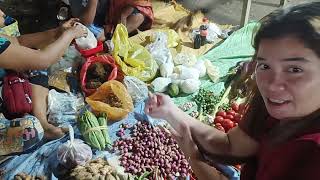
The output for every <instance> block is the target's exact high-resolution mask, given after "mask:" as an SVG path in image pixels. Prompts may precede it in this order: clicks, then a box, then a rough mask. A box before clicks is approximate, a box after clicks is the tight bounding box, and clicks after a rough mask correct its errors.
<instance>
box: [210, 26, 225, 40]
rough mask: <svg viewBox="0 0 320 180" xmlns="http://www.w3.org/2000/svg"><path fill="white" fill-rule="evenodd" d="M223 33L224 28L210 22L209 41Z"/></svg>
mask: <svg viewBox="0 0 320 180" xmlns="http://www.w3.org/2000/svg"><path fill="white" fill-rule="evenodd" d="M221 34H222V30H221V28H220V27H219V26H217V25H216V24H215V23H209V24H208V36H207V41H208V42H214V40H216V39H217V38H218V37H220V36H221Z"/></svg>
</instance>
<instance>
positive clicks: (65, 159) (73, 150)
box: [57, 126, 92, 168]
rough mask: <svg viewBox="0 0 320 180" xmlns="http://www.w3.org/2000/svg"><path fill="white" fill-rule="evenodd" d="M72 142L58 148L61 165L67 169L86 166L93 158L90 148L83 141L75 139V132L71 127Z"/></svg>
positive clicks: (69, 141)
mask: <svg viewBox="0 0 320 180" xmlns="http://www.w3.org/2000/svg"><path fill="white" fill-rule="evenodd" d="M69 135H70V140H68V141H67V142H66V143H64V144H61V145H60V146H59V148H58V152H57V158H58V161H59V163H60V164H62V165H63V166H65V167H67V168H74V167H76V166H77V165H84V164H85V163H86V162H88V161H90V160H91V158H92V150H91V148H90V146H88V145H87V144H85V143H84V142H83V141H82V140H81V139H74V131H73V128H72V126H69Z"/></svg>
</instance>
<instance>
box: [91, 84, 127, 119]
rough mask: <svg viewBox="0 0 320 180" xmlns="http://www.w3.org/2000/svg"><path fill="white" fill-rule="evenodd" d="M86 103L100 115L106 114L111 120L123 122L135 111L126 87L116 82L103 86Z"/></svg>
mask: <svg viewBox="0 0 320 180" xmlns="http://www.w3.org/2000/svg"><path fill="white" fill-rule="evenodd" d="M86 102H87V103H88V104H89V105H90V106H91V108H92V109H93V110H94V111H96V112H98V113H106V114H107V117H108V119H110V120H121V119H123V118H125V117H126V116H127V115H128V113H129V112H131V111H132V110H133V103H132V99H131V97H130V95H129V93H128V91H127V89H126V88H125V87H124V85H123V84H122V83H120V82H118V81H116V80H111V81H108V82H105V83H104V84H102V85H101V86H100V87H99V88H98V89H97V91H96V92H95V93H93V94H92V95H91V96H89V97H87V98H86Z"/></svg>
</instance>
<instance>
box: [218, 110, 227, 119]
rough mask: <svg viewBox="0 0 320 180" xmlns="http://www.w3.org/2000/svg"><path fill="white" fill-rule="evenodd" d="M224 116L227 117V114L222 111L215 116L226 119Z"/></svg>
mask: <svg viewBox="0 0 320 180" xmlns="http://www.w3.org/2000/svg"><path fill="white" fill-rule="evenodd" d="M226 115H227V113H226V112H225V111H222V110H220V111H218V112H217V114H216V116H221V117H223V118H224V117H226Z"/></svg>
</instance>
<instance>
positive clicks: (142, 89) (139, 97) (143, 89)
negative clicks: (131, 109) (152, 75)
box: [123, 76, 148, 103]
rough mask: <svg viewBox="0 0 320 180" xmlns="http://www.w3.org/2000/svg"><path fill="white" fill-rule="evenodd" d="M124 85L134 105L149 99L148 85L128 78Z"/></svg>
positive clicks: (125, 79)
mask: <svg viewBox="0 0 320 180" xmlns="http://www.w3.org/2000/svg"><path fill="white" fill-rule="evenodd" d="M123 83H124V84H125V86H126V88H127V90H128V93H129V94H130V96H131V98H132V100H133V102H134V103H139V102H142V101H144V100H145V99H146V98H147V97H148V87H147V85H146V84H145V83H144V82H142V81H141V80H139V79H138V78H136V77H132V76H126V77H124V79H123Z"/></svg>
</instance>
